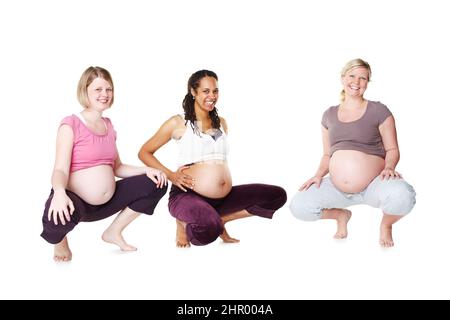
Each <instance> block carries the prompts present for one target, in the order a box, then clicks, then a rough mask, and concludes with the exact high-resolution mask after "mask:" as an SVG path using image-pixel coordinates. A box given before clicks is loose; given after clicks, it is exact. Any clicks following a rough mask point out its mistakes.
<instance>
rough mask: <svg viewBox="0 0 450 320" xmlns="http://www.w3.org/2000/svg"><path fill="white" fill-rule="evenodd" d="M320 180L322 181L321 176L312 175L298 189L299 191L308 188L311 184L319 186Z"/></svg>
mask: <svg viewBox="0 0 450 320" xmlns="http://www.w3.org/2000/svg"><path fill="white" fill-rule="evenodd" d="M321 182H322V177H312V178H311V179H309V180H308V181H306V182H305V183H304V184H302V186H301V187H300V189H298V190H299V191H303V190H308V188H309V187H310V186H311V185H313V184H315V185H316V187H317V188H319V187H320V183H321Z"/></svg>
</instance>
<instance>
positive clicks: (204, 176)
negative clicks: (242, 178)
mask: <svg viewBox="0 0 450 320" xmlns="http://www.w3.org/2000/svg"><path fill="white" fill-rule="evenodd" d="M184 173H186V174H188V175H190V176H191V177H192V178H194V179H195V186H194V191H195V192H196V193H198V194H200V195H202V196H204V197H207V198H213V199H217V198H223V197H225V196H226V195H227V194H228V193H229V192H230V190H231V187H232V182H231V174H230V170H229V169H228V166H227V164H226V163H224V162H219V163H218V162H217V161H212V162H199V163H195V164H193V165H191V166H190V167H189V169H186V170H185V171H184Z"/></svg>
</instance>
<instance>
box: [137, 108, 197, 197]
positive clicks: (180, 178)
mask: <svg viewBox="0 0 450 320" xmlns="http://www.w3.org/2000/svg"><path fill="white" fill-rule="evenodd" d="M183 129H184V120H183V119H182V118H181V117H180V116H173V117H171V118H170V119H168V120H167V121H166V122H164V123H163V124H162V126H161V127H160V128H159V129H158V131H157V132H156V133H155V134H154V135H153V136H152V137H151V138H150V139H149V140H147V142H145V143H144V145H143V146H142V147H141V150H139V154H138V156H139V159H141V161H142V162H143V163H145V164H146V165H147V166H149V167H153V168H156V169H159V170H161V171H162V172H164V173H165V174H166V175H167V178H168V179H169V180H170V181H171V182H172V183H173V184H174V185H176V186H178V187H179V188H181V190H183V191H186V189H185V188H184V187H188V188H193V187H194V183H193V179H192V177H190V176H189V175H186V174H184V173H183V170H185V169H187V168H188V166H183V167H181V168H178V170H177V171H175V172H173V171H171V170H170V169H168V168H167V167H165V166H164V165H163V164H162V163H161V162H160V161H159V160H158V159H157V158H156V157H155V155H154V153H155V152H156V151H157V150H158V149H159V148H161V147H162V146H163V145H165V144H166V143H167V142H169V141H170V139H172V138H173V137H178V132H180V131H183Z"/></svg>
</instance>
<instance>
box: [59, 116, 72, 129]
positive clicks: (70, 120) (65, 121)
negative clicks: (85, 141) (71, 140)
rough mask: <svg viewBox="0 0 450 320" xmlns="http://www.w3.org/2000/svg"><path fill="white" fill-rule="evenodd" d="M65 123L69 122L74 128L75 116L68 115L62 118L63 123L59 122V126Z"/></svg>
mask: <svg viewBox="0 0 450 320" xmlns="http://www.w3.org/2000/svg"><path fill="white" fill-rule="evenodd" d="M63 124H67V125H68V126H69V127H71V128H72V130H73V129H74V121H73V116H68V117H65V118H64V119H62V120H61V123H60V124H59V126H62V125H63Z"/></svg>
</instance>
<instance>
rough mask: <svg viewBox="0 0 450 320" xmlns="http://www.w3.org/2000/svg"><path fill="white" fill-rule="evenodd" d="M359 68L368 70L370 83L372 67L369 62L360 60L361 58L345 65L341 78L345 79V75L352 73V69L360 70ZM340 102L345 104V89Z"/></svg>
mask: <svg viewBox="0 0 450 320" xmlns="http://www.w3.org/2000/svg"><path fill="white" fill-rule="evenodd" d="M358 67H363V68H366V69H367V71H368V72H369V78H368V79H367V80H368V81H370V78H371V77H372V70H371V69H370V65H369V63H368V62H367V61H364V60H363V59H359V58H358V59H353V60H350V61H349V62H347V63H346V64H345V66H344V67H343V68H342V71H341V78H343V77H344V76H345V74H346V73H347V72H348V71H350V70H351V69H353V68H358ZM340 100H341V102H344V100H345V91H344V89H342V91H341V94H340Z"/></svg>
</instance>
